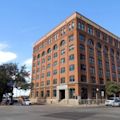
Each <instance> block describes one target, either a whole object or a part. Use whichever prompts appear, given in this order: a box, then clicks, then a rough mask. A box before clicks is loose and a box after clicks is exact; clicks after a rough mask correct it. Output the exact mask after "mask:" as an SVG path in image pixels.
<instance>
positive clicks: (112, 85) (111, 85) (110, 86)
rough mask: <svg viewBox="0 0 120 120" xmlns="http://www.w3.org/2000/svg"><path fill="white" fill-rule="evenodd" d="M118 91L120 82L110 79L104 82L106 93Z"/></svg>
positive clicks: (119, 90)
mask: <svg viewBox="0 0 120 120" xmlns="http://www.w3.org/2000/svg"><path fill="white" fill-rule="evenodd" d="M118 92H120V84H117V83H116V82H113V81H110V82H107V83H106V93H107V95H115V94H116V93H118Z"/></svg>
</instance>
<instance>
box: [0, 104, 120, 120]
mask: <svg viewBox="0 0 120 120" xmlns="http://www.w3.org/2000/svg"><path fill="white" fill-rule="evenodd" d="M0 120H120V107H118V108H117V107H116V108H113V107H93V108H92V107H70V106H69V107H63V106H51V105H40V106H0Z"/></svg>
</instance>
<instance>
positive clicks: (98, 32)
mask: <svg viewBox="0 0 120 120" xmlns="http://www.w3.org/2000/svg"><path fill="white" fill-rule="evenodd" d="M100 34H101V33H100V31H99V30H96V36H97V37H98V38H100Z"/></svg>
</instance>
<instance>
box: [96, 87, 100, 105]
mask: <svg viewBox="0 0 120 120" xmlns="http://www.w3.org/2000/svg"><path fill="white" fill-rule="evenodd" d="M98 92H99V88H96V104H97V105H98Z"/></svg>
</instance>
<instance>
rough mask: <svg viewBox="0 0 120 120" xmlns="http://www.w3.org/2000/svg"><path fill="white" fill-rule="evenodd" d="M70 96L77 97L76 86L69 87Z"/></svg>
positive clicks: (71, 97)
mask: <svg viewBox="0 0 120 120" xmlns="http://www.w3.org/2000/svg"><path fill="white" fill-rule="evenodd" d="M69 98H70V99H75V88H70V89H69Z"/></svg>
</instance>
